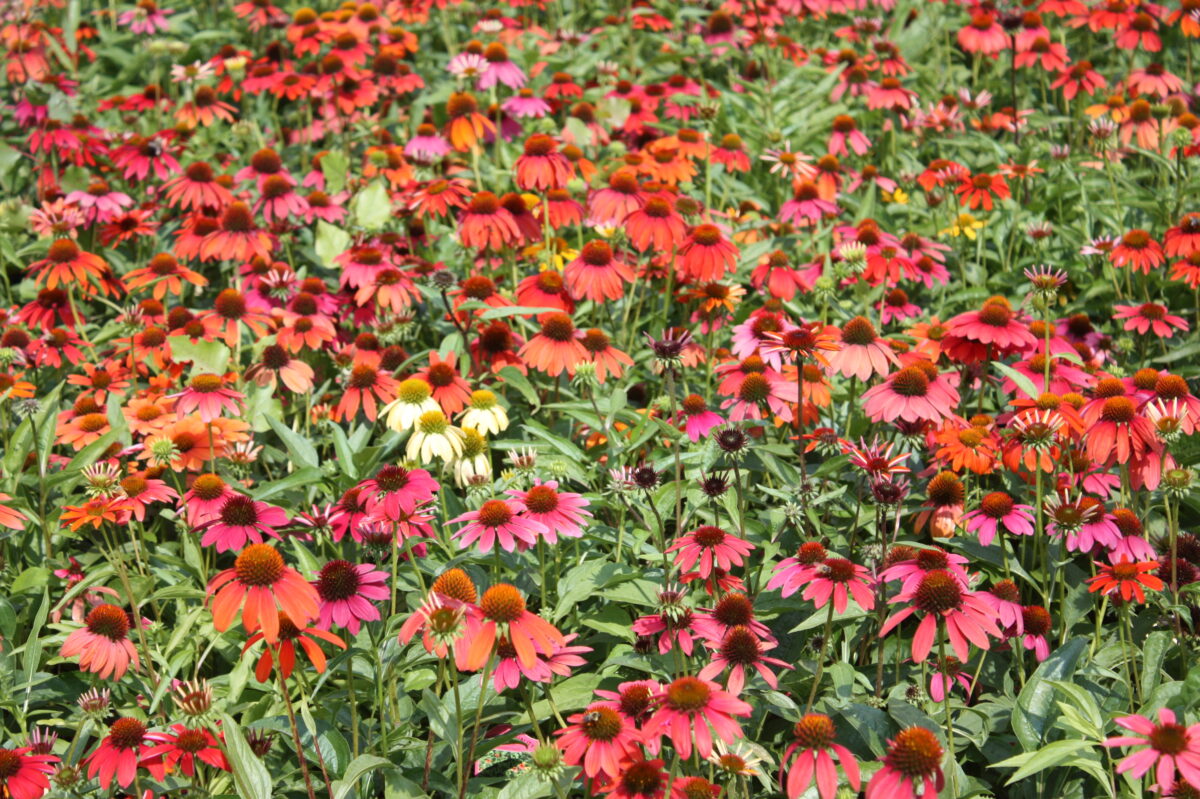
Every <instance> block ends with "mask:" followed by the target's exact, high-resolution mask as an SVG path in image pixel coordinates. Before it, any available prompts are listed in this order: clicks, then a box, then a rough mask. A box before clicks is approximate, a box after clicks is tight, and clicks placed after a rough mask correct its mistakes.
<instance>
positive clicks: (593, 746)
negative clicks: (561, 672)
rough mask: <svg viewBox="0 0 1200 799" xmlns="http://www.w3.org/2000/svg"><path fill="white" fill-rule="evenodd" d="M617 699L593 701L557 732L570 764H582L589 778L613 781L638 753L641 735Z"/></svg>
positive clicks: (560, 745)
mask: <svg viewBox="0 0 1200 799" xmlns="http://www.w3.org/2000/svg"><path fill="white" fill-rule="evenodd" d="M617 707H618V705H617V703H615V702H594V703H592V704H590V705H588V706H587V708H586V709H585V710H584V711H583V712H582V713H576V714H575V715H574V716H569V717H568V718H567V721H568V722H570V726H568V727H565V728H564V729H561V730H559V731H558V732H557V733H555V734H556V735H559V736H561V737H560V738H559V739H558V746H559V748H561V749H562V752H563V761H564V762H565V763H566V764H567V765H568V766H580V767H582V768H583V773H584V774H586V775H587V776H588V777H592V778H595V777H600V778H601V779H604V780H612V779H615V778H616V777H617V775H618V774H620V773H621V765H622V764H623V763H627V762H629V761H630V760H633V759H634V757H635V755H638V754H639V748H638V747H639V745H640V744H641V741H642V736H641V734H640V732H639V731H638V729H637V727H635V726H634V723H633V721H632V720H631V719H629V718H628V717H626V716H624V715H622V714H621V713H620V712H619V711H618V710H617Z"/></svg>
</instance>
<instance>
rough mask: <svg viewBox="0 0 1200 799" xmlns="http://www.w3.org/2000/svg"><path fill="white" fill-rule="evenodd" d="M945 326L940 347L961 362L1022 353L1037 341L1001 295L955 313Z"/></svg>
mask: <svg viewBox="0 0 1200 799" xmlns="http://www.w3.org/2000/svg"><path fill="white" fill-rule="evenodd" d="M946 330H947V333H946V335H945V337H944V338H943V339H942V351H943V352H945V353H946V354H947V355H948V356H950V358H951V360H955V361H959V362H962V363H974V362H976V361H982V360H984V359H985V358H989V357H991V358H997V357H1000V356H1003V355H1009V354H1011V353H1022V354H1023V353H1026V352H1030V351H1032V350H1034V349H1035V348H1036V347H1037V345H1038V340H1037V337H1036V336H1034V335H1033V333H1031V332H1030V331H1029V327H1028V326H1026V325H1024V324H1022V322H1021V321H1020V317H1019V316H1018V314H1016V313H1014V312H1013V310H1012V307H1011V306H1010V305H1009V304H1008V301H1007V300H1005V299H1004V298H1003V297H992V298H991V299H989V300H988V301H987V302H985V303H984V304H983V308H981V309H980V310H978V311H967V312H966V313H961V314H959V315H958V316H955V317H954V318H953V319H951V320H950V321H948V322H946Z"/></svg>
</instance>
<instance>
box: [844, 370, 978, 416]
mask: <svg viewBox="0 0 1200 799" xmlns="http://www.w3.org/2000/svg"><path fill="white" fill-rule="evenodd" d="M958 402H959V396H958V392H957V391H955V389H954V388H953V387H952V386H951V385H950V384H949V383H947V382H945V381H944V380H943V379H941V378H940V377H939V375H938V370H937V367H936V366H934V365H933V364H932V363H931V362H930V361H925V360H920V361H915V362H914V363H913V364H912V365H911V366H906V367H904V368H903V369H901V370H899V371H897V372H893V373H892V374H891V375H890V376H889V377H888V379H887V380H886V381H885V382H883V383H880V384H879V385H877V386H872V387H871V388H869V389H867V390H866V391H865V392H863V395H862V403H863V410H864V411H865V412H866V414H867V416H869V417H870V418H871V419H872V420H873V421H876V422H878V421H885V422H893V421H895V420H897V419H899V420H901V421H904V422H918V421H922V420H928V421H932V422H939V421H941V420H942V419H945V418H947V417H949V416H951V415H953V413H954V409H955V407H957V406H958Z"/></svg>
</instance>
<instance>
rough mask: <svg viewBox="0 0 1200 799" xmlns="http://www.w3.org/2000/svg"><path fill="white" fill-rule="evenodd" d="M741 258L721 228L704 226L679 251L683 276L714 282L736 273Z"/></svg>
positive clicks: (691, 235) (679, 264) (691, 232)
mask: <svg viewBox="0 0 1200 799" xmlns="http://www.w3.org/2000/svg"><path fill="white" fill-rule="evenodd" d="M648 209H649V204H647V210H648ZM642 249H644V248H642ZM660 249H665V248H660ZM737 259H738V249H737V247H736V246H734V245H733V244H732V243H730V242H729V241H727V240H726V239H725V236H724V235H723V234H722V232H721V229H720V228H719V227H717V226H716V225H710V224H703V225H696V226H695V227H694V228H692V229H691V231H689V232H688V237H687V241H686V242H684V244H683V246H681V247H680V248H679V258H678V261H677V264H678V266H679V272H680V274H681V275H682V276H683V277H685V278H687V279H690V280H695V281H701V282H710V281H716V280H720V279H721V278H722V277H724V276H725V273H726V272H734V271H736V270H737Z"/></svg>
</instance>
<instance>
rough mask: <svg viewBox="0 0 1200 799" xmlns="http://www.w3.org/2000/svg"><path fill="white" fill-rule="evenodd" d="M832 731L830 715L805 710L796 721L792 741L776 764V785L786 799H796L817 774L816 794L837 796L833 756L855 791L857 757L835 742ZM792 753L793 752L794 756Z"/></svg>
mask: <svg viewBox="0 0 1200 799" xmlns="http://www.w3.org/2000/svg"><path fill="white" fill-rule="evenodd" d="M836 735H837V729H836V728H835V727H834V726H833V719H831V718H829V716H826V715H823V714H821V713H808V714H806V715H805V716H803V717H802V718H801V719H800V720H799V721H797V722H796V726H795V727H794V728H793V729H792V736H793V741H792V743H791V744H790V745H789V746H788V748H787V749H786V750H784V753H783V759H782V761H781V763H780V767H779V787H781V788H784V789H785V790H786V792H787V796H788V799H799V797H800V795H801V794H803V793H805V792H806V791H807V790H808V788H809V786H810V785H811V784H812V781H813V776H814V775H815V776H816V778H817V794H818V796H820V798H821V799H833V798H834V797H835V796H837V787H838V778H837V766H836V765H835V764H834V758H836V759H837V763H838V764H839V765H841V767H842V771H843V772H845V774H846V781H847V782H848V783H850V787H851V788H853V789H854V791H855V792H856V793H857V791H858V790H859V788H860V787H861V785H862V777H861V776H860V775H859V770H858V760H857V759H856V758H855V757H854V754H853V753H851V751H850V750H849V749H847V748H846V747H844V746H841V745H839V744H837V743H835V737H836ZM793 754H795V755H796V758H795V759H794V760H792V755H793ZM789 760H791V766H790V767H789V766H788V761H789ZM785 773H786V777H787V779H786V780H785V779H784V776H785Z"/></svg>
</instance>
